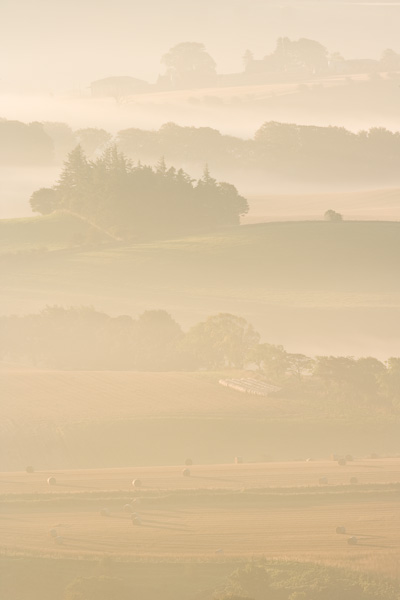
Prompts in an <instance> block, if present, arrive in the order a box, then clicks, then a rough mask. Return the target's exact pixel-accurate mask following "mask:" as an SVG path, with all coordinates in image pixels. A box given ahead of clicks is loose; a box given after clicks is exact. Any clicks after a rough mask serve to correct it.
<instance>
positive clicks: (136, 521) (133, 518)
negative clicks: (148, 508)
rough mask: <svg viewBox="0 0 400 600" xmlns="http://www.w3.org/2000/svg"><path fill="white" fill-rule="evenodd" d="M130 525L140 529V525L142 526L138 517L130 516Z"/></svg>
mask: <svg viewBox="0 0 400 600" xmlns="http://www.w3.org/2000/svg"><path fill="white" fill-rule="evenodd" d="M132 525H135V526H137V527H140V525H142V519H141V518H140V517H139V516H138V515H132Z"/></svg>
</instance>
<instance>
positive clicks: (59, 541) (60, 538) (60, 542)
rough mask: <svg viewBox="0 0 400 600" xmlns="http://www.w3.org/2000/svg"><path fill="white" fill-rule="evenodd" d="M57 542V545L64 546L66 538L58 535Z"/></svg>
mask: <svg viewBox="0 0 400 600" xmlns="http://www.w3.org/2000/svg"><path fill="white" fill-rule="evenodd" d="M55 542H56V544H57V546H62V544H63V543H64V539H63V538H62V537H61V536H60V535H58V536H57V537H56V539H55Z"/></svg>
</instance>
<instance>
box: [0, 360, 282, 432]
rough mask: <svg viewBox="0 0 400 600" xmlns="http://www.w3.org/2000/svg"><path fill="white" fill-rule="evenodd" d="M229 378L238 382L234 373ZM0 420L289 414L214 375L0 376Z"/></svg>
mask: <svg viewBox="0 0 400 600" xmlns="http://www.w3.org/2000/svg"><path fill="white" fill-rule="evenodd" d="M235 377H240V374H238V373H236V374H235ZM0 389H1V393H2V402H1V407H0V420H1V421H2V422H3V425H5V423H6V422H7V421H8V422H10V423H12V422H14V421H18V422H20V423H21V422H29V421H43V420H46V421H51V420H53V419H57V421H58V423H61V422H63V421H64V420H65V421H76V420H77V421H84V420H85V419H91V420H102V419H110V418H111V416H112V418H113V419H115V420H116V419H118V418H127V417H157V418H161V417H164V416H167V417H182V416H185V417H188V416H189V417H190V416H202V415H207V417H218V416H220V417H229V416H237V415H243V412H244V410H245V412H246V413H247V414H248V415H251V416H252V417H257V416H260V415H265V414H271V412H274V410H275V409H277V412H278V413H279V414H282V413H284V412H285V411H288V412H292V411H293V408H292V406H288V405H287V402H285V403H283V402H282V400H281V399H279V400H276V399H273V398H268V399H266V398H264V397H261V396H253V395H246V394H242V393H239V392H235V391H233V390H231V389H229V388H226V387H223V386H221V385H219V384H218V374H215V373H214V374H213V375H212V376H211V378H210V379H209V378H207V376H205V375H204V374H203V375H202V374H199V373H145V372H134V371H101V372H100V371H33V370H30V371H29V370H28V371H22V370H7V371H1V370H0ZM0 429H1V423H0Z"/></svg>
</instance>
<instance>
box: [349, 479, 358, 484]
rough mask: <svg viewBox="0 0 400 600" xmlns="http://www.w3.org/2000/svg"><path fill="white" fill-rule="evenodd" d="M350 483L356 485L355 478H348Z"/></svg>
mask: <svg viewBox="0 0 400 600" xmlns="http://www.w3.org/2000/svg"><path fill="white" fill-rule="evenodd" d="M350 483H351V485H355V484H356V483H358V479H357V477H350Z"/></svg>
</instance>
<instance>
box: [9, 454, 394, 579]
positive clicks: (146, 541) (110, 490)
mask: <svg viewBox="0 0 400 600" xmlns="http://www.w3.org/2000/svg"><path fill="white" fill-rule="evenodd" d="M182 468H183V467H182V466H173V467H154V468H135V469H97V470H79V471H78V470H77V471H62V472H51V473H50V472H35V473H32V474H28V473H23V472H13V473H3V474H0V486H1V492H2V501H1V504H2V516H1V520H0V539H1V540H2V542H1V546H2V551H3V552H6V553H14V554H25V555H26V554H28V555H31V554H32V555H34V556H60V557H61V556H64V557H71V558H72V557H78V556H79V557H83V556H85V557H87V558H89V557H94V556H102V555H104V554H113V555H115V556H118V557H120V558H121V559H124V560H128V559H129V560H132V559H139V557H141V558H147V559H149V558H157V559H163V558H165V559H166V558H168V559H171V558H172V557H176V558H179V559H182V558H186V559H201V560H203V559H204V560H206V559H210V558H211V557H214V558H215V557H220V558H221V560H222V559H225V558H228V557H229V558H234V557H237V558H246V557H247V558H249V557H254V556H266V557H268V558H290V559H300V560H310V561H313V562H321V563H326V564H332V565H340V566H346V567H350V568H356V569H362V570H368V571H377V572H381V573H385V574H387V575H392V576H396V575H397V571H398V566H397V562H398V553H399V549H400V513H399V511H398V506H399V500H400V486H399V482H400V459H359V460H355V461H354V462H349V463H347V464H346V465H345V466H339V465H338V464H337V462H335V461H315V462H314V461H310V462H298V463H296V462H286V463H261V464H247V465H246V464H231V465H208V466H200V465H194V466H191V467H189V468H190V470H191V474H190V476H189V477H183V476H182ZM50 476H54V477H55V479H56V485H53V486H49V485H48V484H47V478H48V477H50ZM321 477H326V478H327V481H328V483H327V484H320V483H319V480H320V478H321ZM352 477H356V478H357V484H353V485H351V484H350V478H352ZM138 478H140V480H141V482H142V485H141V487H140V488H134V487H133V486H132V480H133V479H138ZM126 504H130V506H131V507H132V508H131V509H130V510H132V511H134V513H135V514H137V515H138V516H139V518H140V522H141V523H140V525H135V524H133V523H132V515H131V513H130V512H126V510H127V509H126V507H125V505H126ZM124 507H125V509H124ZM104 508H106V509H107V510H108V511H109V513H110V514H109V515H108V516H102V515H101V514H100V511H101V510H102V509H104ZM338 526H342V527H345V528H346V533H345V534H342V535H340V534H337V533H336V527H338ZM52 529H55V530H56V532H57V536H59V537H61V538H62V543H58V542H57V541H56V540H55V539H54V538H52V537H51V535H50V531H51V530H52ZM351 536H356V537H357V541H358V543H357V544H356V545H354V546H352V545H349V544H348V543H347V540H348V538H349V537H351ZM59 541H60V540H59Z"/></svg>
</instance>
